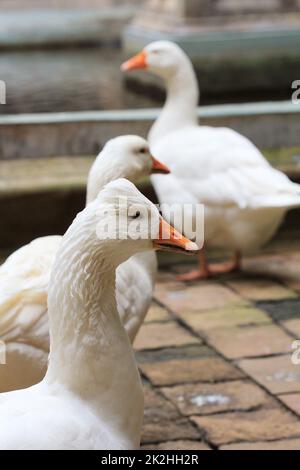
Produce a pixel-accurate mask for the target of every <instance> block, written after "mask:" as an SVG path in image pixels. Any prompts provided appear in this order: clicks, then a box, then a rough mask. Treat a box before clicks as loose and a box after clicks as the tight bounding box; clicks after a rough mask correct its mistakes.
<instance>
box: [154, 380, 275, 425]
mask: <svg viewBox="0 0 300 470" xmlns="http://www.w3.org/2000/svg"><path fill="white" fill-rule="evenodd" d="M162 392H163V394H164V395H165V396H166V397H167V398H168V399H169V400H171V402H172V403H174V405H176V406H177V408H178V409H179V410H180V412H181V413H182V414H183V415H185V416H192V415H207V414H211V413H219V412H222V411H234V410H240V411H247V410H251V409H254V408H257V407H261V406H263V405H270V398H269V396H268V395H267V394H266V393H265V392H264V391H263V390H262V389H261V388H260V387H258V386H257V385H255V384H252V383H249V382H245V381H234V382H225V383H220V384H186V385H179V386H176V387H168V388H163V389H162Z"/></svg>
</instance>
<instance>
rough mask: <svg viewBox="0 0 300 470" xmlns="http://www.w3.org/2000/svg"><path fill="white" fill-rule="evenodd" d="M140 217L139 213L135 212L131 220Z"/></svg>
mask: <svg viewBox="0 0 300 470" xmlns="http://www.w3.org/2000/svg"><path fill="white" fill-rule="evenodd" d="M140 215H141V213H140V211H137V212H136V213H135V214H134V215H133V216H132V218H133V219H138V218H139V217H140Z"/></svg>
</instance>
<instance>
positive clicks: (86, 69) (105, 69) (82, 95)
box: [0, 48, 158, 114]
mask: <svg viewBox="0 0 300 470" xmlns="http://www.w3.org/2000/svg"><path fill="white" fill-rule="evenodd" d="M123 59H124V57H123V56H122V53H121V52H120V51H118V50H111V49H98V48H86V49H83V48H79V49H64V50H62V49H58V50H41V51H18V52H1V54H0V79H1V80H4V81H5V82H6V87H7V104H6V105H3V106H1V107H0V112H1V114H11V113H39V112H60V111H85V110H104V109H125V108H144V107H153V106H157V105H158V102H157V101H155V100H154V99H151V98H147V97H145V96H144V94H143V93H141V94H136V93H133V92H130V91H129V90H125V86H124V76H123V75H122V73H121V72H120V71H119V68H120V64H121V63H122V61H123Z"/></svg>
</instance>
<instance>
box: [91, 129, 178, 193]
mask: <svg viewBox="0 0 300 470" xmlns="http://www.w3.org/2000/svg"><path fill="white" fill-rule="evenodd" d="M154 173H160V174H168V173H170V170H169V168H168V167H167V166H166V165H164V164H163V163H161V162H160V161H158V160H157V159H156V158H155V157H154V156H153V155H152V154H151V152H150V148H149V144H148V142H147V141H146V140H145V139H143V138H142V137H139V136H136V135H125V136H120V137H116V138H114V139H111V140H109V141H108V142H107V143H106V145H105V146H104V147H103V150H102V151H101V152H100V153H99V155H98V157H97V158H96V160H95V162H94V164H93V166H92V168H91V170H90V173H89V178H88V185H87V200H88V202H90V201H91V200H93V199H95V198H96V197H97V195H98V193H99V191H100V189H102V188H103V187H104V185H105V184H106V183H108V182H109V181H113V180H115V179H117V178H126V179H128V180H129V181H131V182H133V183H137V182H138V181H140V180H141V179H143V178H145V177H146V176H148V175H151V174H154Z"/></svg>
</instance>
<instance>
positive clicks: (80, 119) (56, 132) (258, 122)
mask: <svg viewBox="0 0 300 470" xmlns="http://www.w3.org/2000/svg"><path fill="white" fill-rule="evenodd" d="M159 112H160V111H159V110H157V109H144V110H126V111H104V112H74V113H47V114H32V115H14V116H13V115H10V116H9V115H7V116H1V117H0V159H2V160H10V159H19V158H44V157H51V156H58V155H70V156H73V155H86V154H87V155H95V154H96V153H97V152H98V151H99V149H101V148H102V146H103V145H104V144H105V142H106V141H107V140H108V139H110V138H113V137H115V136H117V135H124V134H133V133H134V134H138V135H141V136H147V133H148V130H149V128H150V127H151V125H152V123H153V120H154V119H155V118H156V117H157V116H158V114H159ZM199 118H200V121H201V123H202V124H204V125H212V126H228V127H231V128H233V129H235V130H237V131H238V132H240V133H242V134H243V135H245V136H247V137H249V138H250V139H251V140H252V141H253V142H254V143H255V144H256V145H257V146H258V147H260V148H275V149H276V148H280V147H297V146H299V145H300V106H297V105H293V104H292V103H291V102H286V101H283V102H276V103H252V104H237V105H221V106H207V107H200V108H199Z"/></svg>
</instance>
